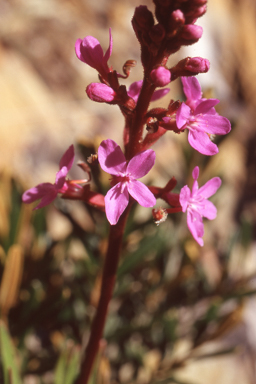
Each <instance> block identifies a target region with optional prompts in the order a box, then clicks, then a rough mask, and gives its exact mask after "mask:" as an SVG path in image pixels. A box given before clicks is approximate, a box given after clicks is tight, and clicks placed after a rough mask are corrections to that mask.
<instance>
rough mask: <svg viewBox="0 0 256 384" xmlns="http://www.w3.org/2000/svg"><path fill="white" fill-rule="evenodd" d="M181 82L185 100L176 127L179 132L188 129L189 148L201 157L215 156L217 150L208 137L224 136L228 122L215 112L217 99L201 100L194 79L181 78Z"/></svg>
mask: <svg viewBox="0 0 256 384" xmlns="http://www.w3.org/2000/svg"><path fill="white" fill-rule="evenodd" d="M181 80H182V84H183V90H184V93H185V95H186V97H187V100H186V103H182V104H181V106H180V107H179V109H178V110H177V114H176V124H177V127H178V129H181V130H184V129H185V128H188V130H189V133H188V141H189V144H190V145H191V147H193V148H194V149H196V150H197V151H198V152H200V153H202V154H203V155H209V156H211V155H215V154H216V153H218V151H219V150H218V147H217V145H216V144H214V143H213V142H212V141H211V139H210V137H209V135H211V134H214V135H215V134H216V135H226V134H227V133H228V132H230V130H231V125H230V122H229V120H228V119H227V118H226V117H223V116H220V115H219V114H218V113H217V112H216V111H215V109H214V106H215V105H216V104H218V102H219V100H218V99H202V91H201V87H200V84H199V82H198V80H197V79H196V78H195V77H182V78H181Z"/></svg>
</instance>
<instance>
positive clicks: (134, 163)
mask: <svg viewBox="0 0 256 384" xmlns="http://www.w3.org/2000/svg"><path fill="white" fill-rule="evenodd" d="M155 157H156V155H155V152H154V151H153V150H152V149H148V150H146V151H144V152H141V153H138V154H137V155H135V156H134V157H133V158H132V159H131V160H130V161H129V162H128V164H127V161H126V159H125V156H124V154H123V152H122V150H121V148H120V147H119V145H117V144H116V143H115V142H114V141H113V140H110V139H108V140H104V141H102V143H101V144H100V146H99V149H98V159H99V163H100V166H101V168H102V169H103V171H105V172H107V173H109V174H110V175H112V176H113V179H112V185H114V186H113V187H112V188H111V189H110V190H109V191H108V193H107V194H106V196H105V207H106V216H107V219H108V221H109V222H110V224H111V225H115V224H116V223H117V222H118V220H119V218H120V216H121V215H122V213H123V212H124V210H125V208H126V207H127V205H128V203H129V194H130V195H131V196H132V197H133V198H134V199H135V200H136V201H137V202H138V203H139V204H140V205H142V206H143V207H153V206H154V205H155V204H156V199H155V197H154V195H153V193H152V192H150V190H149V189H148V187H146V186H145V185H144V184H143V183H141V182H140V181H138V180H137V179H139V178H141V177H143V176H145V175H146V174H147V173H148V172H149V171H150V169H151V168H152V167H153V165H154V163H155Z"/></svg>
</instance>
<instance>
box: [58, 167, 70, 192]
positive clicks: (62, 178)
mask: <svg viewBox="0 0 256 384" xmlns="http://www.w3.org/2000/svg"><path fill="white" fill-rule="evenodd" d="M67 174H68V169H67V167H62V168H61V170H60V171H59V172H57V173H56V179H55V185H56V189H57V190H59V189H61V188H62V187H63V185H64V183H65V180H66V176H67Z"/></svg>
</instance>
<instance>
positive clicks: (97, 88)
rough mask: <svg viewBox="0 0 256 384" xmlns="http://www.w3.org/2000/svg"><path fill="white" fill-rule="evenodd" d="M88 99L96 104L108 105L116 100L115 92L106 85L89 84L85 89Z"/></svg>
mask: <svg viewBox="0 0 256 384" xmlns="http://www.w3.org/2000/svg"><path fill="white" fill-rule="evenodd" d="M86 93H87V95H88V97H89V98H90V99H91V100H93V101H97V102H98V103H110V102H112V101H115V100H117V99H118V96H117V94H116V92H115V91H114V90H113V89H112V88H111V87H109V86H108V85H106V84H102V83H91V84H89V85H88V86H87V88H86Z"/></svg>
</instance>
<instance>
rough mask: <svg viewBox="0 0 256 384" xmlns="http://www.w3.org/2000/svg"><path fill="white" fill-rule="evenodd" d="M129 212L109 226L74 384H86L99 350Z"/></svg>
mask: <svg viewBox="0 0 256 384" xmlns="http://www.w3.org/2000/svg"><path fill="white" fill-rule="evenodd" d="M129 210H130V209H129V207H128V208H127V209H126V210H125V212H124V213H123V215H122V216H121V217H120V219H119V221H118V223H117V224H116V225H112V226H110V233H109V243H108V250H107V254H106V259H105V264H104V269H103V275H102V283H101V293H100V299H99V303H98V308H97V312H96V315H95V317H94V319H93V323H92V327H91V334H90V339H89V342H88V345H87V347H86V351H85V357H84V358H83V361H82V363H81V370H80V374H79V376H78V378H77V380H76V384H87V382H88V380H89V377H90V373H91V370H92V367H93V363H94V360H95V358H96V355H97V352H98V349H99V342H100V339H101V337H102V334H103V330H104V325H105V321H106V317H107V310H108V305H109V302H110V299H111V297H112V293H113V290H114V286H115V281H116V271H117V267H118V261H119V256H120V251H121V247H122V240H123V234H124V228H125V223H126V219H127V216H128V213H129Z"/></svg>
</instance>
